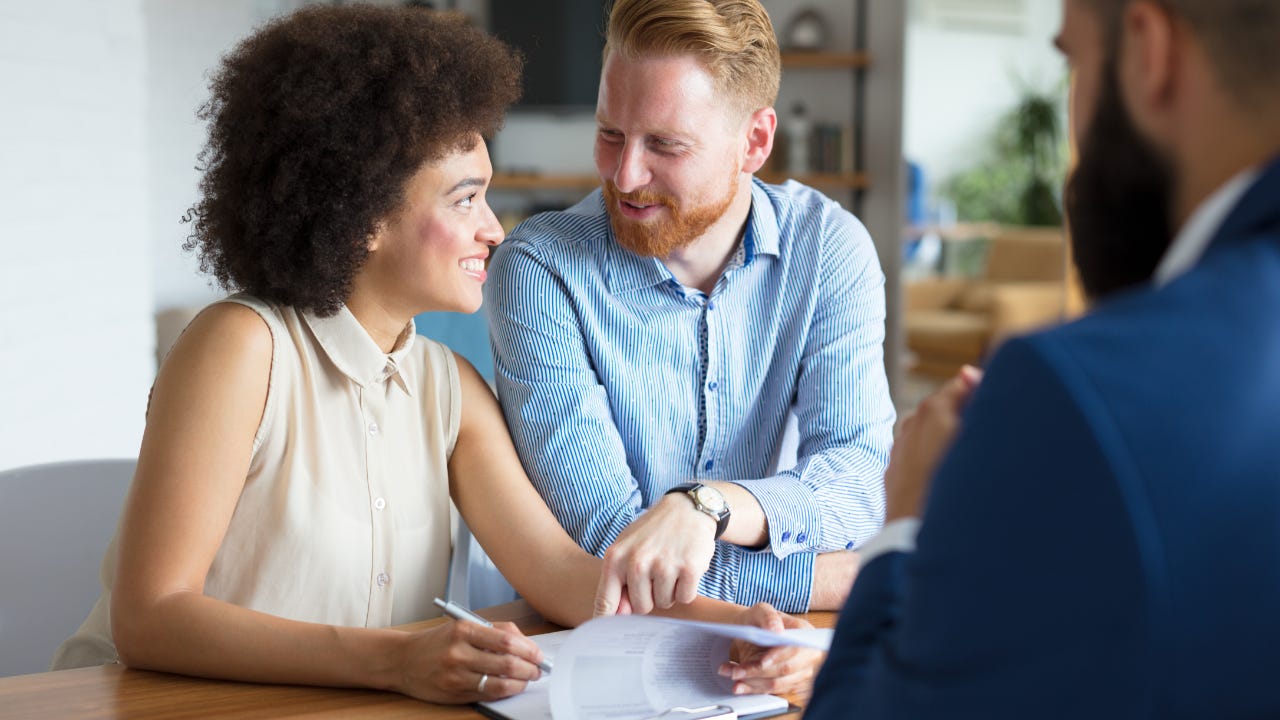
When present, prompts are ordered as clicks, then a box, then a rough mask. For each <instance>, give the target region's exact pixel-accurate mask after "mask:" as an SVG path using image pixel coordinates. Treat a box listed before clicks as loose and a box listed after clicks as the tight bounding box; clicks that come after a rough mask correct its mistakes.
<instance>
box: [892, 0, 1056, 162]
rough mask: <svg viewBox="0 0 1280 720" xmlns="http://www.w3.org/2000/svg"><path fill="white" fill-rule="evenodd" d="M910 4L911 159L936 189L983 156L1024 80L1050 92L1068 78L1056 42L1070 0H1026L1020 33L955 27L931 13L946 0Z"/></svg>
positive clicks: (907, 143)
mask: <svg viewBox="0 0 1280 720" xmlns="http://www.w3.org/2000/svg"><path fill="white" fill-rule="evenodd" d="M907 1H908V5H909V8H910V14H909V17H908V22H907V64H906V101H905V102H906V120H905V140H904V147H905V154H906V157H907V158H908V159H910V160H914V161H916V162H919V163H921V164H922V165H924V167H925V171H926V175H927V180H928V183H929V184H930V186H934V185H936V184H937V183H939V182H941V181H943V180H945V179H946V178H947V177H948V176H949V175H951V174H953V173H955V172H957V171H960V170H964V169H966V167H967V166H969V165H970V164H972V163H974V162H976V161H979V160H980V159H981V158H982V151H983V148H984V147H985V144H986V142H987V140H988V138H989V136H990V133H991V131H992V130H993V129H994V127H995V124H996V121H997V119H998V118H999V117H1000V116H1001V115H1002V114H1003V113H1004V112H1006V111H1007V110H1008V109H1009V108H1011V107H1013V106H1014V105H1015V104H1016V102H1017V100H1018V96H1019V88H1020V83H1030V84H1031V86H1032V87H1036V88H1040V89H1049V88H1053V87H1056V84H1057V83H1060V82H1061V81H1062V79H1063V77H1064V75H1065V71H1066V64H1065V62H1064V61H1063V60H1062V59H1061V57H1060V56H1059V55H1058V53H1057V51H1056V50H1054V49H1053V46H1052V44H1051V43H1052V40H1053V37H1054V36H1055V35H1056V34H1057V32H1058V28H1059V24H1060V21H1061V12H1062V0H1020V2H1018V3H1016V5H1017V6H1020V7H1021V8H1022V17H1023V24H1022V27H1021V29H1020V31H1018V32H1017V33H1015V34H1006V33H999V32H990V31H988V32H983V31H980V30H976V29H972V28H970V29H965V28H957V27H949V26H947V25H945V24H943V23H942V22H941V21H940V19H939V17H938V15H937V13H933V12H930V10H931V9H932V8H935V7H936V6H939V5H942V4H944V3H943V2H941V1H940V0H907ZM956 4H957V5H958V4H959V3H956ZM970 4H971V5H972V4H973V3H970ZM978 4H981V3H978Z"/></svg>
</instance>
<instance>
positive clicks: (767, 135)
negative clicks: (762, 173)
mask: <svg viewBox="0 0 1280 720" xmlns="http://www.w3.org/2000/svg"><path fill="white" fill-rule="evenodd" d="M777 129H778V113H777V112H776V111H775V110H774V109H773V108H771V107H766V108H760V109H759V110H757V111H755V112H753V113H751V117H749V118H747V137H746V140H747V148H746V150H747V152H746V157H744V158H743V161H742V172H745V173H753V172H755V171H757V170H759V169H760V168H761V167H763V166H764V163H765V161H766V160H768V159H769V153H771V152H773V136H774V133H775V132H776V131H777Z"/></svg>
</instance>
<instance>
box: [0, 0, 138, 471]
mask: <svg viewBox="0 0 1280 720" xmlns="http://www.w3.org/2000/svg"><path fill="white" fill-rule="evenodd" d="M144 40H145V39H144V32H143V16H142V0H48V1H46V2H21V1H19V0H5V1H4V2H3V3H0V98H3V103H4V110H3V112H0V203H3V204H0V468H6V467H14V466H19V465H26V464H30V463H36V462H45V461H52V460H59V459H69V458H85V457H95V456H99V457H102V456H128V455H133V454H135V453H136V452H137V448H138V442H139V439H140V438H141V434H142V426H143V413H144V409H145V405H146V398H147V390H148V388H149V387H150V383H151V376H152V372H153V366H152V359H151V358H152V351H153V349H152V346H153V336H154V326H153V324H152V319H151V318H152V297H151V258H150V253H149V250H150V246H149V243H148V241H147V204H148V199H147V179H146V175H147V168H146V112H145V107H146V96H145V84H144V72H145V61H146V58H145V55H144V48H145V42H144Z"/></svg>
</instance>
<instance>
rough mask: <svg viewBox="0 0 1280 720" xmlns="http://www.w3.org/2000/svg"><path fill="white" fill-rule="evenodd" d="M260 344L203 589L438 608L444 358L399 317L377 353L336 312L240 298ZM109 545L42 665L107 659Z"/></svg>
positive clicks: (387, 618)
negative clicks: (260, 393) (261, 368)
mask: <svg viewBox="0 0 1280 720" xmlns="http://www.w3.org/2000/svg"><path fill="white" fill-rule="evenodd" d="M221 302H235V303H239V304H241V305H244V306H246V307H249V308H251V309H252V310H254V311H255V312H257V313H258V315H260V316H262V318H263V319H264V320H265V321H266V323H267V325H268V326H269V327H270V328H271V336H272V340H273V344H274V348H273V351H272V360H271V379H270V385H269V389H268V391H267V402H266V409H265V411H264V413H263V417H262V423H261V425H260V426H259V428H258V431H257V434H256V435H255V437H254V441H253V457H252V460H251V463H250V466H249V475H248V478H247V479H246V481H245V485H244V490H243V491H242V493H241V495H240V500H239V503H238V504H237V505H236V509H235V512H234V514H233V515H232V517H231V523H230V525H229V526H228V527H227V532H226V536H225V537H224V538H223V541H222V546H221V547H220V548H219V550H218V554H217V556H216V557H215V558H214V561H213V565H212V566H211V567H210V568H209V575H208V577H207V579H206V581H205V588H204V590H205V594H206V595H209V596H212V597H216V598H220V599H222V600H226V601H227V602H231V603H235V604H236V605H242V606H244V607H248V608H253V609H255V610H260V611H263V612H267V613H271V614H273V615H278V616H281V617H286V618H291V619H295V620H304V621H308V622H317V623H325V624H330V625H346V626H364V627H384V626H387V625H398V624H401V623H407V622H412V621H415V620H423V619H426V618H430V617H435V616H437V615H439V611H438V610H437V609H436V607H435V606H434V605H433V604H432V599H433V598H435V597H443V596H444V594H445V583H446V580H447V577H448V569H449V558H450V552H451V547H450V538H451V537H452V534H451V531H450V525H451V513H450V502H449V476H448V468H447V462H448V459H449V455H450V454H451V453H452V452H453V446H454V443H455V441H456V440H457V437H458V421H459V415H460V412H461V405H460V397H461V390H460V386H459V383H458V369H457V365H456V364H455V361H454V357H453V353H452V352H451V351H450V350H449V349H448V348H446V347H445V346H444V345H441V344H440V343H437V342H434V341H432V340H428V339H426V338H423V337H419V336H417V335H415V333H414V326H413V323H412V322H410V324H409V325H408V327H406V328H405V331H404V333H402V334H401V336H400V338H399V339H398V340H397V342H396V349H395V350H394V351H392V352H391V353H390V354H387V353H384V352H382V350H381V349H380V348H378V346H377V345H376V344H375V343H374V342H373V340H372V338H370V337H369V335H368V333H366V332H365V330H364V328H363V327H361V325H360V324H359V322H358V321H357V320H356V319H355V317H354V316H353V315H352V314H351V312H350V311H348V310H347V309H346V307H343V308H342V309H341V310H340V311H339V312H338V313H337V314H336V315H334V316H333V317H328V318H318V317H315V316H314V315H311V314H309V313H304V312H298V311H296V310H294V309H293V308H291V307H287V306H277V305H272V304H268V303H265V302H263V301H261V300H258V299H257V298H254V297H251V296H249V295H244V294H240V295H233V296H231V297H229V298H226V299H225V300H223V301H221ZM114 569H115V542H114V541H112V543H111V546H110V547H109V548H108V550H107V555H106V557H105V558H104V559H103V564H102V578H103V584H104V587H105V591H104V592H103V594H102V597H101V598H99V600H98V603H97V605H96V606H95V607H94V609H93V611H92V612H91V613H90V615H89V617H88V619H87V620H85V622H84V624H83V625H82V626H81V627H80V630H79V631H78V632H77V633H76V634H75V635H74V636H72V638H71V639H69V640H68V641H67V642H66V643H64V644H63V646H62V647H61V648H60V649H59V651H58V654H57V656H55V658H54V663H53V666H54V669H62V668H69V667H81V666H85V665H95V664H102V663H107V662H113V661H115V660H116V652H115V646H114V645H113V644H112V642H111V632H110V618H109V615H108V612H109V609H110V604H111V584H112V580H113V576H114Z"/></svg>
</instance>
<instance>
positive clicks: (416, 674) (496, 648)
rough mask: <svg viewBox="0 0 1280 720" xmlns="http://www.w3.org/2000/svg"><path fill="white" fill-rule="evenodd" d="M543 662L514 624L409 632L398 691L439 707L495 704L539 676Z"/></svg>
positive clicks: (449, 625)
mask: <svg viewBox="0 0 1280 720" xmlns="http://www.w3.org/2000/svg"><path fill="white" fill-rule="evenodd" d="M541 660H542V651H541V650H540V649H538V646H537V645H536V644H534V642H533V641H532V640H530V639H529V638H527V637H525V636H524V634H523V633H521V632H520V630H519V629H518V628H516V626H515V625H512V624H511V623H506V622H504V623H494V626H493V627H485V626H483V625H477V624H476V623H470V622H457V621H450V622H447V623H445V624H443V625H438V626H436V627H433V628H430V629H428V630H420V631H417V632H414V633H411V634H410V637H409V638H408V642H407V643H406V645H405V648H404V655H403V662H402V663H401V667H402V668H403V676H402V679H401V683H400V686H399V687H397V688H396V689H397V690H399V691H400V692H402V693H404V694H405V695H409V696H412V697H415V698H418V699H420V700H427V701H430V702H436V703H469V702H476V701H478V700H497V699H499V698H504V697H510V696H511V695H515V694H517V693H520V692H522V691H524V689H525V686H526V685H527V684H528V683H529V681H531V680H537V679H538V678H539V677H541V674H542V673H541V671H540V670H539V669H538V662H539V661H541ZM482 681H483V682H482Z"/></svg>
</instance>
